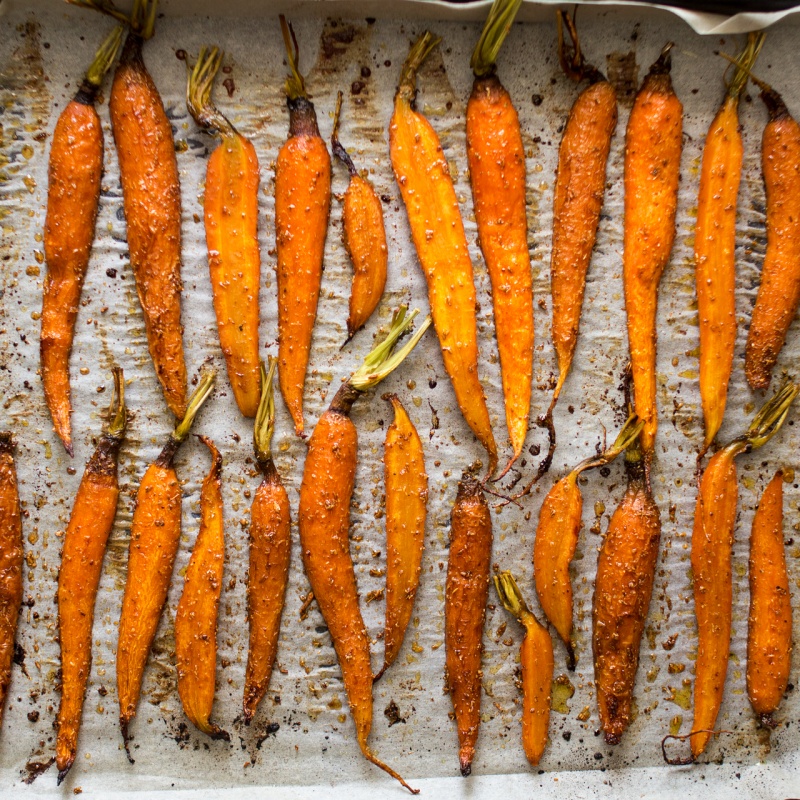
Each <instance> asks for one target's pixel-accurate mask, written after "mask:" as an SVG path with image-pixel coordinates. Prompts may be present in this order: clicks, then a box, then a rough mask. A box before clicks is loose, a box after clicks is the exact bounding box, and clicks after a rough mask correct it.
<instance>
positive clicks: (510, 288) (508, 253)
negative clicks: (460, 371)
mask: <svg viewBox="0 0 800 800" xmlns="http://www.w3.org/2000/svg"><path fill="white" fill-rule="evenodd" d="M521 3H522V0H495V2H494V4H493V5H492V8H491V10H490V11H489V16H488V18H487V20H486V23H485V25H484V28H483V33H482V34H481V37H480V39H479V40H478V43H477V45H476V46H475V50H474V52H473V54H472V59H471V60H470V67H471V68H472V71H473V73H474V75H475V80H474V81H473V84H472V94H471V95H470V98H469V102H468V103H467V159H468V164H469V177H470V183H471V184H472V197H473V201H474V207H475V221H476V222H477V225H478V240H479V242H480V246H481V250H482V252H483V257H484V258H485V259H486V266H487V268H488V270H489V277H490V278H491V282H492V303H493V306H494V322H495V333H496V336H497V349H498V351H499V353H500V367H501V373H502V379H503V395H504V398H505V410H506V425H507V427H508V434H509V437H510V439H511V448H512V450H513V455H512V457H511V460H510V461H509V462H508V466H507V467H506V469H505V470H504V474H505V471H507V470H508V469H509V468H510V467H511V465H512V464H513V463H514V462H515V461H516V460H517V459H518V458H519V456H520V453H522V447H523V445H524V444H525V437H526V436H527V433H528V413H529V411H530V406H531V381H532V377H533V282H532V278H531V259H530V254H529V253H528V219H527V214H526V202H525V149H524V148H523V146H522V133H521V131H520V127H519V117H518V116H517V110H516V109H515V108H514V104H513V103H512V101H511V96H510V95H509V93H508V92H507V91H506V89H505V87H504V86H503V84H502V83H500V80H499V78H498V77H497V75H496V74H495V72H496V64H495V59H496V58H497V54H498V52H499V50H500V47H501V45H502V44H503V41H504V40H505V38H506V36H507V35H508V32H509V31H510V30H511V25H512V24H513V22H514V17H515V16H516V14H517V11H518V10H519V7H520V5H521Z"/></svg>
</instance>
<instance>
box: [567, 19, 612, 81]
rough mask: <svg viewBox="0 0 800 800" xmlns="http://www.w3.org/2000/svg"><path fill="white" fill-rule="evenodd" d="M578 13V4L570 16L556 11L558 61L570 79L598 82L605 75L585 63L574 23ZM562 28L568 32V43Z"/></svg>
mask: <svg viewBox="0 0 800 800" xmlns="http://www.w3.org/2000/svg"><path fill="white" fill-rule="evenodd" d="M577 15H578V6H577V5H576V6H575V9H574V10H573V12H572V16H571V17H570V15H569V12H567V11H556V25H557V27H558V61H559V63H560V64H561V69H562V70H563V72H564V74H565V75H566V76H567V77H568V78H569V79H570V80H573V81H575V83H579V82H580V81H582V80H584V78H586V79H588V80H589V82H590V83H599V82H600V81H604V80H605V79H606V77H605V75H603V73H602V72H600V70H599V69H597V67H595V66H594V65H592V64H587V63H586V59H585V58H584V56H583V53H582V52H581V42H580V39H579V37H578V28H577V26H576V25H575V18H576V17H577ZM564 28H566V29H567V33H568V34H569V38H570V44H569V45H568V44H567V43H566V40H565V39H564Z"/></svg>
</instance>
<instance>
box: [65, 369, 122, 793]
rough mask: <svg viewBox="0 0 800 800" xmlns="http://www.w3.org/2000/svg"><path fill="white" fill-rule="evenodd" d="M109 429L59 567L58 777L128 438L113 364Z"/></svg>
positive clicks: (73, 731)
mask: <svg viewBox="0 0 800 800" xmlns="http://www.w3.org/2000/svg"><path fill="white" fill-rule="evenodd" d="M108 418H109V425H108V430H107V432H106V433H104V434H103V435H102V436H101V437H100V441H99V442H98V443H97V448H96V449H95V451H94V455H93V456H92V457H91V458H90V459H89V462H88V463H87V464H86V470H85V471H84V473H83V478H82V479H81V485H80V486H79V487H78V494H77V495H76V496H75V503H74V504H73V506H72V513H71V514H70V518H69V524H68V525H67V532H66V534H65V535H64V549H63V551H62V553H61V569H60V570H59V573H58V593H57V598H58V638H59V641H60V644H61V704H60V705H59V707H58V717H57V719H56V728H57V730H58V735H57V737H56V766H57V767H58V782H59V784H60V783H61V781H63V780H64V778H65V777H66V775H67V773H68V772H69V770H70V767H71V766H72V764H73V763H74V761H75V755H76V753H77V750H78V732H79V731H80V727H81V713H82V710H83V698H84V695H85V693H86V684H87V682H88V680H89V671H90V669H91V666H92V623H93V621H94V603H95V599H96V597H97V587H98V586H99V584H100V575H101V574H102V572H103V556H104V555H105V552H106V543H107V542H108V537H109V534H110V533H111V529H112V528H113V527H114V517H115V516H116V513H117V498H118V497H119V481H118V479H117V459H118V457H119V449H120V447H121V445H122V442H123V440H124V439H125V429H126V427H127V424H128V412H127V409H126V408H125V382H124V379H123V375H122V370H121V369H115V370H114V397H113V399H112V401H111V408H110V409H109V412H108Z"/></svg>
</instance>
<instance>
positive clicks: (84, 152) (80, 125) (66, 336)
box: [40, 26, 124, 456]
mask: <svg viewBox="0 0 800 800" xmlns="http://www.w3.org/2000/svg"><path fill="white" fill-rule="evenodd" d="M123 31H124V28H122V27H121V26H119V27H117V28H115V29H114V30H113V31H112V32H111V33H110V34H109V35H108V36H107V37H106V39H105V41H104V42H103V44H102V45H101V46H100V49H99V50H98V51H97V54H96V55H95V57H94V61H92V64H91V66H90V67H89V69H88V70H87V72H86V75H85V76H84V78H83V81H82V82H81V85H80V88H79V89H78V91H77V92H76V94H75V96H74V97H73V98H72V100H71V101H70V102H69V103H67V106H66V108H65V109H64V110H63V111H62V112H61V115H60V116H59V118H58V122H57V123H56V127H55V130H54V131H53V142H52V145H51V146H50V164H49V171H48V187H47V217H46V219H45V224H44V258H45V263H46V264H47V277H46V278H45V281H44V292H43V295H42V336H41V342H40V354H41V363H42V386H43V388H44V398H45V401H46V402H47V408H48V409H49V410H50V416H51V417H52V418H53V427H54V428H55V431H56V433H57V434H58V437H59V438H60V439H61V441H62V442H63V443H64V448H65V449H66V451H67V452H68V453H69V454H70V456H72V424H71V422H70V413H71V412H72V404H71V402H70V387H69V355H70V351H71V350H72V339H73V336H74V334H75V320H76V319H77V316H78V302H79V301H80V298H81V289H82V288H83V279H84V278H85V277H86V269H87V267H88V266H89V255H90V253H91V250H92V241H93V240H94V226H95V221H96V220H97V208H98V205H99V203H100V178H101V176H102V174H103V128H102V125H101V124H100V118H99V117H98V116H97V111H96V110H95V107H94V103H95V99H96V98H97V93H98V91H99V90H100V86H101V85H102V83H103V78H104V77H105V74H106V72H107V71H108V70H109V68H110V67H111V64H112V63H113V62H114V59H115V58H116V57H117V52H118V50H119V46H120V44H121V43H122V34H123Z"/></svg>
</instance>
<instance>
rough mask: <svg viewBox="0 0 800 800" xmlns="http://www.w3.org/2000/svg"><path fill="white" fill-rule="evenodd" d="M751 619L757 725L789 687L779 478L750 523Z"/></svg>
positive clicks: (751, 686)
mask: <svg viewBox="0 0 800 800" xmlns="http://www.w3.org/2000/svg"><path fill="white" fill-rule="evenodd" d="M749 572H750V615H749V622H748V634H747V696H748V698H749V699H750V705H751V706H752V708H753V711H754V712H755V713H756V715H757V716H758V718H759V720H760V721H761V724H762V725H763V726H765V727H768V728H774V727H775V726H776V724H777V723H776V722H775V720H774V719H773V716H772V715H773V714H774V713H775V711H776V710H777V708H778V706H779V705H780V702H781V700H782V699H783V695H784V692H785V691H786V686H787V684H788V683H789V671H790V669H791V661H792V601H791V595H790V593H789V576H788V574H787V572H786V554H785V552H784V545H783V472H782V471H780V470H779V471H778V472H777V473H776V474H775V476H774V477H773V479H772V480H771V481H770V483H769V485H768V486H767V488H766V489H765V490H764V494H763V495H762V497H761V502H760V503H759V504H758V510H757V511H756V515H755V517H754V519H753V531H752V534H751V538H750V569H749Z"/></svg>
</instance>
